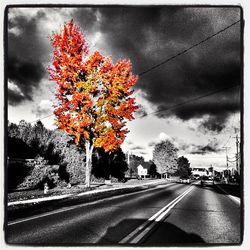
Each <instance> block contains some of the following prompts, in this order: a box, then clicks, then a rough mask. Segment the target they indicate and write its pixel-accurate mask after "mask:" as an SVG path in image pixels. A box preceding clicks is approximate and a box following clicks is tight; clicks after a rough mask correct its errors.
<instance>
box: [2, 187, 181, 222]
mask: <svg viewBox="0 0 250 250" xmlns="http://www.w3.org/2000/svg"><path fill="white" fill-rule="evenodd" d="M174 184H176V183H167V184H166V185H164V186H167V187H169V186H172V185H174ZM160 188H162V183H160V184H159V186H157V187H155V188H153V189H152V188H151V189H145V190H140V191H136V192H133V193H128V194H121V195H116V196H112V197H106V198H105V200H110V199H115V198H118V197H119V196H129V195H133V194H135V193H137V192H147V191H151V190H154V189H160ZM103 200H104V199H101V200H97V201H93V202H88V203H84V204H78V205H74V206H71V207H70V208H61V209H58V210H56V211H52V212H46V213H43V214H39V215H34V216H30V217H27V218H24V219H19V220H16V221H12V222H9V223H8V224H7V225H8V226H11V225H15V224H19V223H22V222H27V221H30V220H34V219H39V218H42V217H46V216H49V215H53V214H58V213H63V212H66V211H69V210H73V209H75V208H80V207H84V206H87V205H90V204H95V203H98V202H100V201H103Z"/></svg>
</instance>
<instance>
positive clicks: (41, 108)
mask: <svg viewBox="0 0 250 250" xmlns="http://www.w3.org/2000/svg"><path fill="white" fill-rule="evenodd" d="M71 19H73V20H74V22H75V23H76V24H77V25H78V26H79V27H80V28H81V30H82V32H83V34H84V36H85V39H86V40H87V42H88V44H89V51H90V54H91V53H93V52H94V51H96V50H98V51H100V52H101V53H102V54H104V55H107V56H111V57H112V58H113V61H114V62H115V61H117V60H118V59H119V58H126V59H130V60H131V62H132V65H133V73H134V74H137V75H138V76H139V80H138V82H137V84H136V85H135V87H134V90H135V92H134V96H135V98H136V101H137V103H138V104H139V105H140V109H139V110H138V111H137V113H136V114H135V119H134V120H133V121H130V122H128V123H127V127H128V129H129V130H130V132H129V134H127V138H126V140H125V142H124V143H123V145H122V149H123V151H124V152H127V151H130V153H133V154H136V155H139V156H143V157H144V158H145V159H146V160H149V159H152V151H153V149H154V145H155V144H156V143H158V142H160V141H162V140H165V139H168V140H170V141H172V142H173V143H174V145H175V146H176V147H177V148H178V155H179V156H185V157H187V158H188V159H189V161H190V163H191V166H192V167H198V166H199V167H210V166H211V165H212V166H214V167H215V168H222V167H225V165H226V150H225V147H228V156H229V157H230V159H233V157H234V156H235V153H236V145H235V138H234V137H235V135H236V134H239V128H240V87H239V84H240V83H241V81H242V79H241V52H240V49H241V30H240V22H238V23H236V24H234V23H235V22H237V21H238V20H240V19H241V11H240V9H239V8H237V7H234V8H229V7H228V8H226V7H216V8H215V7H210V8H205V7H180V6H178V7H174V6H171V7H170V6H161V7H142V6H140V7H121V6H120V7H92V8H91V7H88V8H87V7H83V8H79V7H78V8H9V11H8V34H7V36H8V37H7V41H8V53H7V54H8V61H7V62H8V64H7V66H8V120H9V121H10V122H15V123H18V122H19V121H20V120H21V119H25V120H26V121H28V122H34V121H36V120H38V119H41V121H42V122H43V123H44V124H45V126H46V127H48V128H51V129H53V128H55V126H54V117H53V115H51V114H52V113H53V108H52V104H53V102H55V97H54V95H55V93H56V86H55V85H56V84H55V83H54V82H51V81H49V77H48V72H47V68H48V67H49V65H50V62H51V58H52V47H51V45H50V40H49V36H50V35H51V34H52V32H53V31H56V32H58V31H60V30H61V28H62V26H63V24H64V22H65V21H69V20H71ZM231 24H234V25H233V26H231V27H230V28H228V29H226V30H225V31H223V32H221V33H219V34H217V35H215V36H213V37H212V38H211V39H209V40H207V41H205V42H203V43H201V44H199V45H198V43H199V42H200V41H203V40H204V39H206V38H207V37H211V36H212V35H214V34H216V33H217V32H219V31H220V30H223V29H225V28H226V27H228V26H230V25H231ZM194 45H195V46H194ZM190 47H191V49H190V50H188V51H187V52H186V53H180V52H182V51H184V50H186V49H188V48H190ZM176 55H177V56H176ZM169 58H172V59H170V60H168V61H167V62H166V63H163V64H162V65H159V64H161V63H162V62H165V61H166V60H167V59H169ZM156 65H157V67H154V66H156ZM229 166H230V167H232V166H235V164H231V163H230V164H229Z"/></svg>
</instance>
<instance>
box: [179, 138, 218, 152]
mask: <svg viewBox="0 0 250 250" xmlns="http://www.w3.org/2000/svg"><path fill="white" fill-rule="evenodd" d="M178 148H179V150H182V151H184V152H185V153H186V154H201V155H204V154H207V153H216V152H219V151H221V149H220V148H219V144H218V142H217V141H210V142H209V143H208V144H206V145H197V144H187V143H181V144H180V145H179V147H178Z"/></svg>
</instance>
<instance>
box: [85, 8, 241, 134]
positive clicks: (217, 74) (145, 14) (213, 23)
mask: <svg viewBox="0 0 250 250" xmlns="http://www.w3.org/2000/svg"><path fill="white" fill-rule="evenodd" d="M93 13H94V14H93V16H95V17H96V16H97V14H98V15H99V19H98V18H96V19H95V21H94V27H95V28H96V29H98V31H100V32H101V33H102V39H104V42H103V43H104V44H106V48H108V49H109V50H111V53H112V56H113V58H115V59H117V58H119V57H125V58H130V59H131V61H132V63H133V69H134V72H135V73H137V74H140V73H141V72H143V71H145V70H147V69H149V68H150V67H152V66H154V65H156V64H158V63H160V62H162V61H164V60H165V59H166V58H169V57H171V56H173V55H175V54H177V53H179V52H180V51H182V50H184V49H186V48H188V47H190V46H192V45H193V44H195V43H197V42H199V41H200V40H202V39H204V38H206V37H207V36H210V35H212V34H214V33H216V32H217V31H219V30H221V29H223V28H225V27H226V26H228V25H230V24H232V23H233V22H235V21H237V20H239V19H240V9H239V8H179V7H177V8H169V7H161V8H160V7H154V8H129V7H127V8H120V7H116V8H101V9H98V10H97V9H94V10H93ZM93 20H94V19H93ZM85 25H86V23H85ZM91 25H92V24H91ZM239 27H240V25H239V23H238V24H236V25H235V26H233V27H231V28H230V29H228V30H226V31H225V32H223V33H221V34H219V35H218V36H216V37H214V38H212V39H210V40H209V41H207V42H206V43H204V44H201V45H199V46H197V47H196V48H194V49H192V50H190V51H189V52H188V53H186V54H184V55H181V56H178V57H177V58H175V59H174V60H171V61H170V62H169V63H167V64H165V65H162V66H160V67H158V68H157V69H155V70H152V71H150V72H148V73H146V74H144V75H142V76H141V77H140V78H139V82H138V84H137V85H136V88H139V89H141V90H143V92H144V93H146V96H147V99H148V100H149V101H150V102H151V103H153V104H155V105H156V106H158V110H162V109H169V107H172V106H174V105H176V104H179V103H183V102H186V101H187V100H190V99H192V98H196V97H197V96H203V95H206V94H207V93H210V92H213V91H215V90H218V89H223V88H226V87H228V86H231V85H235V84H240V28H239ZM236 91H238V88H234V89H232V90H231V91H226V90H225V91H222V92H221V93H218V94H215V95H211V96H209V97H206V98H204V99H201V100H197V101H195V102H193V103H192V104H188V105H183V107H181V108H178V109H171V110H169V111H168V112H160V113H157V115H158V116H159V117H169V116H176V117H178V118H180V119H182V120H188V119H191V118H196V117H203V116H204V115H209V116H211V117H219V116H220V115H221V114H225V116H228V115H230V114H231V113H232V112H234V111H235V110H239V101H238V100H237V101H235V102H234V103H232V99H234V96H235V94H237V92H236ZM219 120H220V121H221V122H222V123H221V124H217V126H216V127H215V126H206V125H208V124H205V127H207V128H211V129H212V130H213V129H214V130H216V129H217V130H220V127H223V126H224V124H223V122H224V121H225V119H224V120H223V119H219Z"/></svg>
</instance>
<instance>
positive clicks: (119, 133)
mask: <svg viewBox="0 0 250 250" xmlns="http://www.w3.org/2000/svg"><path fill="white" fill-rule="evenodd" d="M51 43H52V46H53V48H54V53H53V63H52V65H53V66H52V68H50V69H49V73H50V79H51V80H53V81H55V82H56V83H57V85H58V93H57V95H56V98H57V99H58V103H57V105H56V107H55V110H54V114H55V115H56V121H57V125H58V127H59V128H61V129H63V130H65V131H66V132H67V133H69V134H70V135H73V136H74V139H75V143H76V144H82V143H83V142H84V141H86V140H88V141H89V142H90V143H91V145H94V146H95V147H102V148H104V150H105V151H106V152H112V151H115V150H117V149H118V148H119V147H120V145H121V143H122V142H123V141H124V139H125V135H126V133H128V130H127V129H126V128H125V125H126V120H132V119H133V112H134V111H135V110H136V109H137V106H136V105H135V99H134V98H132V97H131V95H132V91H131V87H132V86H133V85H134V84H135V83H136V82H137V76H134V75H133V74H132V72H131V70H132V65H131V62H130V61H127V60H119V61H118V62H117V63H116V64H113V63H112V60H111V58H109V57H105V56H103V55H101V54H100V53H99V52H95V53H93V55H91V56H89V57H88V58H86V57H87V55H88V50H87V45H86V41H85V39H84V37H83V35H82V33H81V32H80V30H79V28H78V27H77V26H76V25H75V24H74V23H73V21H70V22H69V23H66V24H65V25H64V29H63V30H62V31H61V33H59V34H57V33H53V35H52V37H51ZM83 59H85V62H84V61H83ZM86 59H87V60H86Z"/></svg>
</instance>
